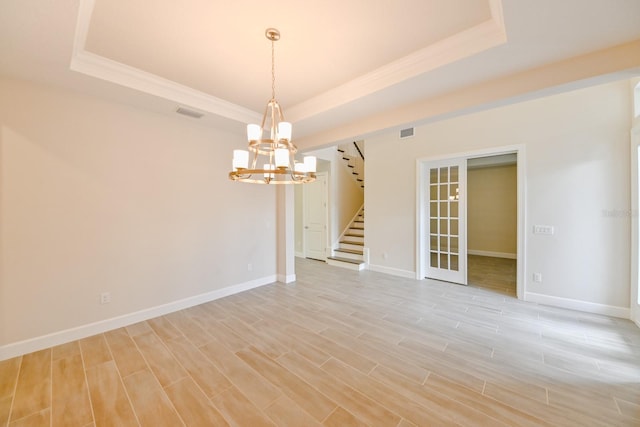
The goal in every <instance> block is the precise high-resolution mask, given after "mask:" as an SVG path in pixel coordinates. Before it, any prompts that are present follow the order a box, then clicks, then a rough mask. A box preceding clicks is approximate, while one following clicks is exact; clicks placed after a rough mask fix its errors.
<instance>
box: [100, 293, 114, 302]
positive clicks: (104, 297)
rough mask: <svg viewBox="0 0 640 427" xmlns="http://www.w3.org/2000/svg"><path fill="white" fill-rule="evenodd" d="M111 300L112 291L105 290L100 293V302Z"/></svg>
mask: <svg viewBox="0 0 640 427" xmlns="http://www.w3.org/2000/svg"><path fill="white" fill-rule="evenodd" d="M110 302H111V292H103V293H101V294H100V304H109V303H110Z"/></svg>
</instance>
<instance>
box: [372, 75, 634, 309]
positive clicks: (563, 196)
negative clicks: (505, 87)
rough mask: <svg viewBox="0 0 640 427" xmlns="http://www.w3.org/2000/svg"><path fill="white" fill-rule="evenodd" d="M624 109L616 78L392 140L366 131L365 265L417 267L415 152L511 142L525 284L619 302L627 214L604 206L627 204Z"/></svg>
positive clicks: (625, 87)
mask: <svg viewBox="0 0 640 427" xmlns="http://www.w3.org/2000/svg"><path fill="white" fill-rule="evenodd" d="M631 109H632V100H631V96H630V91H629V83H628V81H620V82H615V83H610V84H606V85H601V86H596V87H591V88H587V89H582V90H576V91H572V92H568V93H563V94H560V95H555V96H550V97H546V98H540V99H536V100H533V101H527V102H523V103H520V104H515V105H510V106H505V107H500V108H495V109H492V110H488V111H484V112H479V113H475V114H469V115H466V116H462V117H458V118H453V119H450V120H444V121H440V122H436V123H432V124H427V125H423V126H418V127H417V128H416V136H415V137H414V138H412V139H411V140H407V141H403V142H402V144H401V149H398V147H399V146H400V142H399V139H398V135H397V132H385V133H381V134H378V135H375V136H373V137H371V138H369V139H367V140H366V144H367V162H366V165H365V166H366V173H365V174H366V177H367V185H366V194H365V206H366V210H367V238H366V245H367V246H368V247H369V248H370V262H371V264H372V265H374V266H379V267H382V268H387V269H395V270H398V271H404V272H409V273H411V272H415V271H416V265H415V261H416V252H415V251H416V161H417V159H420V158H434V157H438V156H446V155H455V154H459V153H465V152H472V151H477V150H486V149H489V148H493V147H506V146H513V145H514V144H520V145H523V146H524V147H525V151H526V153H525V155H526V162H525V163H524V164H521V163H520V164H519V165H520V166H522V167H524V168H525V169H524V171H525V174H526V181H525V186H526V195H525V197H526V211H525V212H524V215H525V217H526V224H527V229H526V235H525V236H523V237H524V239H525V242H526V258H525V259H524V267H525V272H526V277H525V280H526V288H527V292H529V293H532V294H537V295H543V296H545V297H548V298H547V299H546V300H547V301H550V302H554V303H556V302H557V303H562V302H566V300H571V301H576V302H578V303H580V302H582V303H583V305H581V307H588V308H594V307H595V308H606V307H614V308H626V309H627V310H628V308H629V289H630V288H629V281H630V280H629V271H630V264H629V247H630V219H629V218H628V217H625V216H621V215H617V216H616V215H607V212H611V211H628V210H629V208H630V201H629V192H630V179H629V177H630V169H629V167H630V162H629V146H630V142H629V129H630V120H629V117H630V112H631ZM534 224H541V225H551V226H554V227H555V235H553V236H541V235H533V233H532V232H531V231H532V225H534ZM384 253H387V254H388V257H387V258H386V259H385V258H384V257H383V254H384ZM533 272H540V273H542V275H543V282H542V283H534V282H533V281H532V273H533ZM594 304H595V305H594ZM578 305H579V304H578Z"/></svg>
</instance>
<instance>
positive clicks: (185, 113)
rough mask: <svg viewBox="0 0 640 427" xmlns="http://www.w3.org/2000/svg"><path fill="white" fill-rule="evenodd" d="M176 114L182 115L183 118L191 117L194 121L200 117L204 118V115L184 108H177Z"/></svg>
mask: <svg viewBox="0 0 640 427" xmlns="http://www.w3.org/2000/svg"><path fill="white" fill-rule="evenodd" d="M176 113H178V114H182V115H183V116H188V117H193V118H194V119H199V118H201V117H202V116H204V114H202V113H200V112H198V111H194V110H190V109H188V108H185V107H178V108H177V109H176Z"/></svg>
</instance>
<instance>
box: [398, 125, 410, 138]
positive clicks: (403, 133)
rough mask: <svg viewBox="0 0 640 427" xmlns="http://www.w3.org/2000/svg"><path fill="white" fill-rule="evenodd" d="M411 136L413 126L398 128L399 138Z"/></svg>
mask: <svg viewBox="0 0 640 427" xmlns="http://www.w3.org/2000/svg"><path fill="white" fill-rule="evenodd" d="M412 136H413V128H406V129H401V130H400V139H404V138H411V137H412Z"/></svg>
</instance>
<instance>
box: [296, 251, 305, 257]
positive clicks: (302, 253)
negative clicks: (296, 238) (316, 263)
mask: <svg viewBox="0 0 640 427" xmlns="http://www.w3.org/2000/svg"><path fill="white" fill-rule="evenodd" d="M295 255H296V257H298V258H304V252H297V251H296V254H295Z"/></svg>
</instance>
